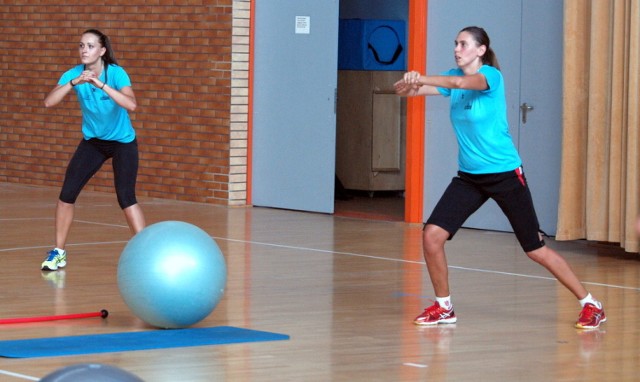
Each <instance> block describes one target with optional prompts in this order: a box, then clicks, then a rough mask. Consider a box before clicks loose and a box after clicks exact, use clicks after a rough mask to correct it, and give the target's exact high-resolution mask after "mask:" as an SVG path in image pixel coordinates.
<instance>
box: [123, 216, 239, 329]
mask: <svg viewBox="0 0 640 382" xmlns="http://www.w3.org/2000/svg"><path fill="white" fill-rule="evenodd" d="M226 283H227V266H226V263H225V260H224V257H223V255H222V252H221V251H220V248H219V247H218V244H216V242H215V240H213V239H212V238H211V236H209V234H207V233H206V232H205V231H203V230H202V229H200V228H199V227H197V226H195V225H193V224H189V223H185V222H180V221H164V222H160V223H156V224H152V225H150V226H148V227H146V228H145V229H143V230H142V231H140V232H138V233H137V234H136V235H135V236H134V237H133V238H131V240H130V241H129V242H128V243H127V245H126V246H125V248H124V250H123V251H122V254H121V256H120V261H119V262H118V289H119V290H120V295H121V296H122V298H123V300H124V302H125V303H126V304H127V306H128V307H129V309H131V311H132V312H133V313H134V314H135V315H136V316H137V317H138V318H140V319H141V320H143V321H145V322H146V323H148V324H150V325H152V326H155V327H158V328H165V329H171V328H184V327H188V326H191V325H193V324H195V323H197V322H200V321H201V320H203V319H204V318H205V317H207V316H208V315H209V314H211V312H212V311H213V310H214V309H215V307H216V306H217V305H218V303H219V302H220V299H221V298H222V295H223V294H224V288H225V285H226Z"/></svg>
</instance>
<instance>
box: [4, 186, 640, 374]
mask: <svg viewBox="0 0 640 382" xmlns="http://www.w3.org/2000/svg"><path fill="white" fill-rule="evenodd" d="M57 194H58V189H55V188H45V187H32V186H24V185H16V184H8V183H0V195H2V197H1V198H0V211H1V214H0V234H1V237H2V241H1V242H0V260H1V261H2V263H1V264H2V268H1V270H0V272H1V275H2V276H1V277H0V287H1V289H2V294H1V295H0V318H8V317H20V316H38V315H53V314H71V313H77V312H85V311H97V310H100V309H103V308H105V309H108V310H109V312H110V315H109V317H108V318H107V319H106V320H101V319H99V318H90V319H82V320H67V321H50V322H43V323H28V324H10V325H0V339H2V340H9V339H26V338H42V337H52V336H70V335H79V334H102V333H120V332H136V331H146V330H156V329H154V328H151V327H149V326H147V325H145V324H144V323H142V322H141V321H140V320H139V319H138V318H136V317H135V316H134V315H133V314H132V313H131V312H130V310H129V309H128V308H127V306H126V305H125V304H124V302H123V300H122V298H121V296H120V294H119V292H118V288H117V263H118V257H119V254H120V253H121V251H122V249H123V248H124V246H125V245H126V243H127V241H128V240H129V239H130V233H129V229H128V228H127V226H126V224H125V221H124V217H123V215H122V212H121V211H120V210H119V209H118V207H117V202H116V200H115V196H114V195H111V194H102V193H91V192H85V193H83V194H82V195H81V197H80V198H79V200H78V202H77V208H76V220H75V223H74V225H73V227H72V230H71V234H70V237H69V244H68V246H67V252H68V265H67V267H66V268H65V269H64V271H58V272H52V273H43V272H41V271H40V268H39V266H40V263H41V261H42V260H43V258H44V255H45V252H46V251H47V250H49V249H50V248H51V246H52V243H53V224H54V221H53V213H54V207H55V201H56V198H57ZM140 202H141V205H142V207H143V209H144V212H145V214H146V217H147V220H148V222H149V223H155V222H160V221H166V220H179V221H185V222H189V223H192V224H195V225H197V226H199V227H200V228H202V229H204V230H205V231H206V232H207V233H209V234H210V235H211V236H212V237H213V238H214V239H215V240H216V242H217V243H218V245H219V246H220V248H221V249H222V252H223V253H224V255H225V258H226V261H227V266H228V282H227V288H226V291H225V294H224V297H223V299H222V301H221V302H220V304H219V305H218V307H217V308H216V309H215V310H214V312H213V313H212V314H211V315H210V316H208V317H207V318H206V319H205V320H203V321H202V322H200V323H198V324H196V325H194V326H195V327H211V326H219V325H228V326H234V327H242V328H248V329H255V330H263V331H270V332H276V333H283V334H288V335H289V336H290V337H291V338H290V339H289V340H286V341H275V342H262V343H248V344H235V345H221V346H204V347H193V348H182V349H161V350H151V351H134V352H122V353H105V354H92V355H84V356H67V357H50V358H35V359H8V358H0V381H24V380H38V379H39V378H41V377H43V376H45V375H46V374H48V373H51V372H52V371H54V370H56V369H59V368H61V367H65V366H68V365H72V364H77V363H104V364H110V365H114V366H116V367H119V368H122V369H124V370H127V371H129V372H132V373H134V374H136V375H138V376H140V377H141V378H143V379H144V380H145V381H159V382H165V381H214V380H216V381H217V380H219V381H471V380H488V381H516V380H517V381H631V380H637V379H638V375H640V355H639V354H640V352H639V351H638V349H639V348H640V320H639V319H638V316H639V315H640V311H639V310H640V258H639V257H638V256H637V255H633V254H626V253H624V252H621V251H620V250H617V249H616V248H615V247H611V246H608V245H605V244H596V243H588V242H585V241H576V242H556V241H554V240H547V242H548V244H549V245H550V246H552V247H553V248H555V249H556V250H558V251H559V252H560V253H562V254H563V256H565V257H566V258H567V260H568V261H569V263H570V264H571V265H572V267H573V268H574V270H575V271H576V273H577V274H578V275H579V277H580V278H581V279H582V280H583V281H584V282H585V284H586V286H587V289H589V290H590V291H591V292H592V293H593V294H594V295H595V296H596V297H598V298H599V299H601V300H602V301H603V302H604V303H605V309H606V313H607V316H608V322H607V323H605V324H603V326H602V328H601V329H600V330H595V331H586V332H585V331H579V330H576V329H574V328H573V323H574V322H575V319H576V318H577V314H578V312H579V304H578V302H577V301H576V300H575V298H574V297H573V296H572V295H571V294H570V293H569V292H568V291H567V290H566V289H565V288H563V287H562V286H561V285H559V283H558V282H556V281H555V280H554V279H552V278H551V277H550V275H549V274H548V273H547V272H546V271H545V270H544V269H543V268H541V267H539V266H538V265H537V264H535V263H533V262H532V261H530V260H529V259H528V258H527V257H526V256H525V255H524V254H523V253H522V252H521V250H520V248H519V246H518V244H517V242H516V240H515V238H514V237H513V235H512V234H509V233H498V232H488V231H481V230H466V229H463V230H461V231H460V232H459V233H458V234H457V235H456V237H455V239H454V240H452V241H451V242H450V243H449V244H448V245H447V251H448V260H449V266H450V278H451V284H452V296H453V303H454V305H455V309H456V313H457V316H458V323H457V324H455V325H441V326H438V327H434V328H419V327H416V326H414V325H413V324H412V322H411V321H412V319H413V318H414V317H415V316H416V315H417V314H419V313H420V312H421V311H422V309H423V308H424V307H425V306H426V305H430V303H431V302H430V299H433V298H434V296H433V291H432V289H431V286H430V283H429V282H428V278H427V274H426V269H425V266H424V263H423V260H422V256H421V244H420V243H421V242H420V238H421V228H422V227H421V225H420V224H406V223H402V222H394V221H377V220H368V219H359V218H353V217H342V216H332V215H326V214H314V213H305V212H295V211H284V210H277V209H269V208H244V207H231V208H227V207H220V206H211V205H203V204H198V203H187V202H176V201H167V200H156V199H143V200H141V201H140ZM150 255H152V254H150Z"/></svg>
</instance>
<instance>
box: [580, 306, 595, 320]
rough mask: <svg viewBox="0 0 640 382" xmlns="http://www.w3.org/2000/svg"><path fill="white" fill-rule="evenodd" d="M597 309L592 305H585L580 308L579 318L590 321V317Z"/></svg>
mask: <svg viewBox="0 0 640 382" xmlns="http://www.w3.org/2000/svg"><path fill="white" fill-rule="evenodd" d="M597 310H598V308H597V307H596V306H594V305H587V306H585V308H584V309H583V310H582V312H581V314H580V318H581V319H583V320H585V321H591V319H592V318H593V316H595V314H596V311H597Z"/></svg>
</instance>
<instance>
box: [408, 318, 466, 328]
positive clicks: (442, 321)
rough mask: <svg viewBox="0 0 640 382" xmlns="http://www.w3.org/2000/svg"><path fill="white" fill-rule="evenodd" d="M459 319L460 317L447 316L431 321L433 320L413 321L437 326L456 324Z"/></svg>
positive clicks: (418, 323)
mask: <svg viewBox="0 0 640 382" xmlns="http://www.w3.org/2000/svg"><path fill="white" fill-rule="evenodd" d="M457 321H458V318H447V319H444V320H438V321H431V322H425V321H413V323H414V324H416V325H418V326H435V325H438V324H455V323H456V322H457Z"/></svg>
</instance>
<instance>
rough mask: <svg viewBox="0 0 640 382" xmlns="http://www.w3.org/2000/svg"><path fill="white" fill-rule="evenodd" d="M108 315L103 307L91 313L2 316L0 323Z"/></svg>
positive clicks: (104, 316) (103, 316)
mask: <svg viewBox="0 0 640 382" xmlns="http://www.w3.org/2000/svg"><path fill="white" fill-rule="evenodd" d="M108 315H109V312H107V310H106V309H102V310H101V311H99V312H90V313H76V314H60V315H56V316H38V317H20V318H2V319H0V325H2V324H21V323H26V322H42V321H55V320H72V319H76V318H89V317H102V318H106V317H107V316H108Z"/></svg>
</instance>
